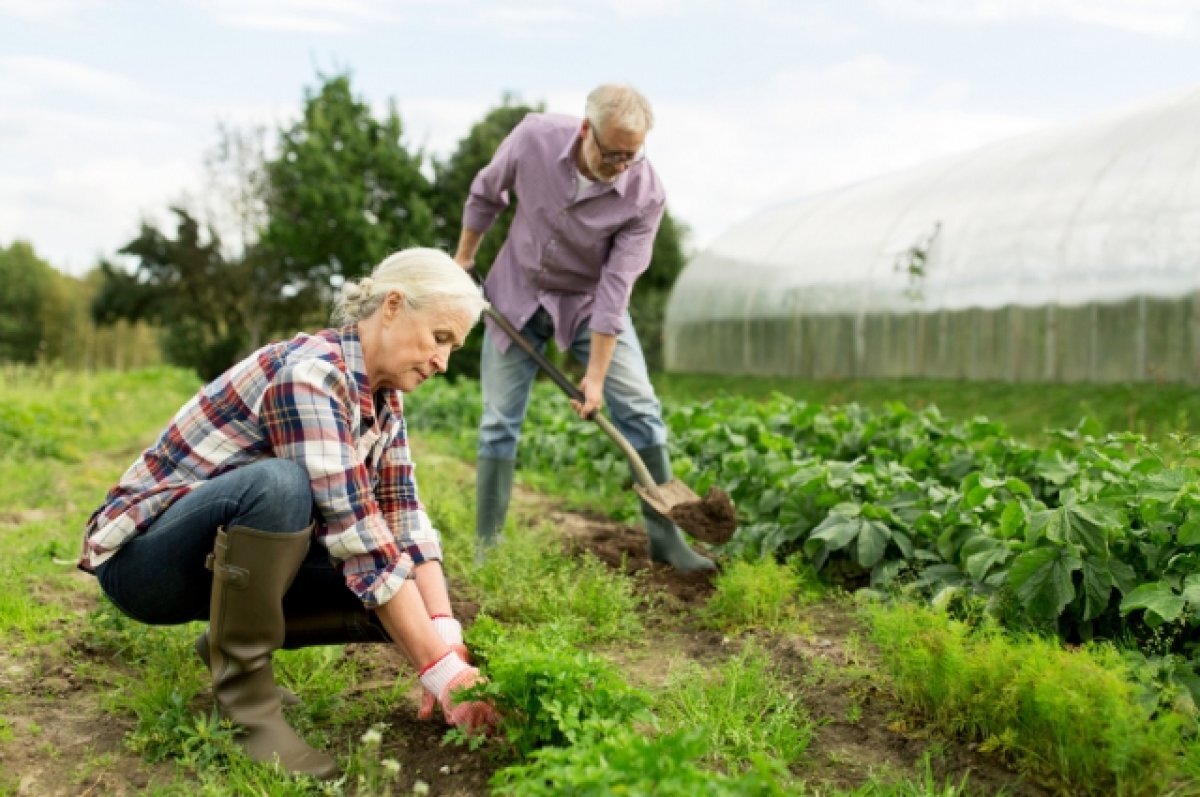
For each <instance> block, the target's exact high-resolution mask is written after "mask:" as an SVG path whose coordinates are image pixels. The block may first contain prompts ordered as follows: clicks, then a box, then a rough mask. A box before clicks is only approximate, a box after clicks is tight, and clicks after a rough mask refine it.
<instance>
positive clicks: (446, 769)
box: [438, 764, 450, 775]
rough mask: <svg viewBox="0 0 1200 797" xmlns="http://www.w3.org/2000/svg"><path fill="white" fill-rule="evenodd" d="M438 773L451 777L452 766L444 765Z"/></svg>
mask: <svg viewBox="0 0 1200 797" xmlns="http://www.w3.org/2000/svg"><path fill="white" fill-rule="evenodd" d="M438 772H441V773H442V774H443V775H449V774H450V765H449V764H442V768H441V769H439V770H438Z"/></svg>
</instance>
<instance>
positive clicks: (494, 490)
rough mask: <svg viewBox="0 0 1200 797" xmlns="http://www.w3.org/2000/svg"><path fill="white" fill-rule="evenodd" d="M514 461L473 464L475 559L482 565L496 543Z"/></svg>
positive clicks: (509, 493) (481, 460) (486, 459)
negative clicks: (489, 550)
mask: <svg viewBox="0 0 1200 797" xmlns="http://www.w3.org/2000/svg"><path fill="white" fill-rule="evenodd" d="M516 465H517V463H516V461H515V460H511V459H492V458H490V457H480V458H479V460H478V461H477V462H476V463H475V543H476V544H475V558H476V560H477V561H479V562H482V561H483V560H484V558H486V556H487V552H488V549H489V548H491V547H492V546H493V545H495V544H496V543H497V542H499V541H500V536H501V532H502V531H503V529H504V516H505V515H507V514H508V499H509V498H510V497H511V496H512V483H513V471H514V470H515V469H516Z"/></svg>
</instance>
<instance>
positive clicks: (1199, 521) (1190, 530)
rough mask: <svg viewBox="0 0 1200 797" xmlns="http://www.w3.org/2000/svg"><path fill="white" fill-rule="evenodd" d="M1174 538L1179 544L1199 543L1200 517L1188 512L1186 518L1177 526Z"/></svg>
mask: <svg viewBox="0 0 1200 797" xmlns="http://www.w3.org/2000/svg"><path fill="white" fill-rule="evenodd" d="M1176 539H1177V540H1179V544H1180V545H1200V517H1196V515H1195V513H1192V512H1189V513H1188V518H1187V520H1185V521H1184V522H1183V523H1182V524H1181V525H1180V526H1179V532H1178V535H1177V537H1176Z"/></svg>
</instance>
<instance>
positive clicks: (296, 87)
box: [0, 0, 1200, 275]
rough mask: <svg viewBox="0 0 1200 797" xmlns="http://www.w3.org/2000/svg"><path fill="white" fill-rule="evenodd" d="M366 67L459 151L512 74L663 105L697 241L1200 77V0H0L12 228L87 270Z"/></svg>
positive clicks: (379, 92)
mask: <svg viewBox="0 0 1200 797" xmlns="http://www.w3.org/2000/svg"><path fill="white" fill-rule="evenodd" d="M343 71H345V72H348V73H349V74H350V76H351V81H352V87H353V89H354V91H355V92H356V93H357V94H358V95H359V97H360V98H362V99H364V100H365V101H367V102H369V103H370V104H371V105H372V106H374V107H376V108H377V109H378V110H379V113H380V114H382V113H383V112H384V111H385V109H386V108H387V105H388V103H389V101H392V102H395V104H396V107H397V108H398V110H399V112H400V116H401V118H402V120H403V123H404V125H405V129H406V135H405V144H406V145H407V146H409V147H410V148H417V147H420V148H423V149H424V150H425V151H426V152H427V153H429V154H430V155H432V156H437V157H446V156H448V155H449V154H450V153H451V152H453V150H454V148H455V146H456V144H457V142H458V141H459V139H461V138H462V137H464V136H465V135H466V134H467V133H468V131H469V130H470V127H471V125H472V124H473V123H475V122H476V121H478V120H479V119H481V118H482V117H483V115H484V114H485V113H486V112H487V111H488V110H489V109H490V108H493V107H495V106H496V105H498V104H499V103H500V101H501V99H502V97H503V96H504V94H505V93H506V92H509V93H512V94H513V95H515V96H516V97H517V98H518V99H519V100H522V101H524V102H528V103H531V104H532V103H537V102H543V103H545V104H546V106H547V110H550V111H555V112H562V113H570V114H575V115H578V114H580V113H581V112H582V108H583V102H584V98H585V97H586V95H587V93H588V91H589V90H590V89H591V88H593V87H594V86H596V85H598V84H600V83H605V82H627V83H632V84H633V85H635V86H636V87H638V88H639V89H640V90H641V91H642V92H643V93H644V94H645V95H646V96H647V97H648V98H649V99H650V101H651V103H652V104H653V106H654V110H655V115H656V119H657V121H656V125H655V128H654V130H653V131H652V132H651V133H650V136H649V138H648V140H647V152H648V154H649V158H650V160H651V162H652V163H653V164H654V167H655V168H656V169H657V170H658V172H659V174H660V176H661V177H662V179H663V182H664V184H665V185H666V189H667V195H668V207H669V208H670V210H671V213H672V214H673V215H674V216H675V217H676V218H677V219H678V220H680V221H682V222H683V223H684V224H686V225H687V226H688V227H689V228H690V230H691V233H690V236H689V238H688V245H689V248H690V249H691V250H692V251H698V250H701V249H703V248H704V247H706V246H707V245H709V244H710V243H711V242H712V241H713V240H715V239H716V238H718V237H719V236H720V235H721V234H722V233H723V232H724V231H725V230H727V229H729V228H731V227H732V226H734V225H735V224H737V223H738V222H740V221H742V220H744V219H746V218H748V217H751V216H753V215H754V214H755V213H757V212H759V211H762V210H764V209H766V208H769V207H772V206H774V205H777V204H779V203H783V202H789V201H796V200H799V199H802V198H803V197H806V196H810V195H812V194H815V193H819V192H821V191H824V190H829V189H832V188H836V187H839V186H842V185H846V184H848V183H852V182H855V181H858V180H862V179H865V178H869V177H871V176H874V175H878V174H882V173H886V172H889V171H894V170H897V169H902V168H905V167H908V166H912V165H915V164H918V163H921V162H923V161H927V160H931V159H934V158H937V157H940V156H943V155H948V154H954V153H959V152H964V151H968V150H971V149H973V148H976V147H979V146H981V145H983V144H986V143H989V142H992V141H995V140H999V139H1003V138H1009V137H1012V136H1017V135H1021V134H1024V133H1027V132H1031V131H1034V130H1039V129H1044V128H1047V127H1050V126H1054V125H1061V124H1066V123H1070V122H1075V121H1079V120H1083V119H1086V118H1087V117H1089V116H1092V115H1097V114H1101V113H1104V112H1107V111H1112V110H1116V109H1120V108H1122V107H1126V106H1131V105H1136V104H1139V103H1141V102H1143V101H1145V100H1147V99H1151V98H1154V97H1156V96H1161V95H1164V94H1170V93H1173V92H1177V91H1180V90H1184V89H1188V88H1191V87H1194V86H1196V85H1198V84H1200V0H841V1H840V2H837V1H834V0H830V1H829V2H817V1H815V0H736V2H734V1H727V0H587V1H586V2H576V1H575V0H556V1H554V2H550V1H549V0H545V1H542V0H528V1H527V0H492V1H491V2H488V1H487V0H429V1H428V2H421V1H420V0H393V1H392V2H384V0H146V1H145V2H135V1H134V0H0V246H7V245H8V244H10V243H12V242H13V241H15V240H25V241H28V242H30V243H31V244H32V245H33V246H34V249H35V251H36V252H37V253H38V255H39V256H41V257H42V258H43V259H45V260H47V261H49V262H50V263H51V264H52V265H54V266H55V267H56V268H58V269H60V270H62V271H64V272H67V273H71V274H76V275H80V274H83V273H84V272H86V271H87V270H88V269H90V268H91V267H93V266H94V265H95V264H96V263H97V261H98V260H99V259H101V258H112V257H113V256H114V254H115V252H116V250H117V249H119V248H120V247H121V246H122V245H123V244H124V243H125V242H127V241H129V240H130V239H131V238H132V237H133V236H134V235H136V234H137V231H138V228H139V224H140V222H141V221H142V219H149V220H152V221H153V220H159V221H160V223H161V220H163V219H165V218H166V215H165V214H166V209H167V207H168V206H169V205H170V204H171V203H172V202H178V201H180V200H181V199H184V198H187V197H192V198H194V197H196V196H198V195H199V194H200V193H201V192H202V191H203V186H204V185H205V183H204V159H205V155H206V153H208V152H210V151H211V150H212V149H213V147H214V146H215V145H216V143H217V141H218V140H219V138H218V130H219V127H220V126H222V125H224V126H226V127H234V128H241V129H249V128H251V127H253V126H256V125H265V126H266V127H267V128H268V129H275V128H278V127H281V126H287V125H290V124H291V123H293V122H294V121H295V120H296V119H297V117H298V116H299V114H300V111H301V109H302V107H303V100H304V92H305V90H306V89H312V88H314V87H315V86H317V85H318V84H319V81H320V76H321V75H332V74H336V73H339V72H343Z"/></svg>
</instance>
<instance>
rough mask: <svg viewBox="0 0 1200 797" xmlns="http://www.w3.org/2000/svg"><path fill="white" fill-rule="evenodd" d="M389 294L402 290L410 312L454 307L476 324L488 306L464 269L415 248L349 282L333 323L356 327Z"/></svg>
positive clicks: (440, 255)
mask: <svg viewBox="0 0 1200 797" xmlns="http://www.w3.org/2000/svg"><path fill="white" fill-rule="evenodd" d="M388 291H400V293H402V294H403V295H404V301H405V304H406V305H407V307H408V308H409V309H410V310H420V309H423V308H426V307H431V306H433V307H445V306H451V307H454V308H456V309H462V310H463V311H464V312H466V313H468V314H469V315H470V317H471V322H472V323H474V322H475V321H477V320H478V319H479V314H480V313H482V312H483V311H484V310H485V309H486V308H487V306H488V303H487V300H485V299H484V298H483V291H482V290H481V289H480V288H479V286H478V285H476V284H475V281H474V280H473V279H471V277H470V275H469V274H467V272H466V271H465V270H463V267H462V266H460V265H459V264H458V263H456V262H455V261H454V258H452V257H450V255H448V254H446V253H445V252H442V251H440V250H438V249H426V248H422V247H414V248H412V249H402V250H401V251H399V252H396V253H395V254H393V255H389V256H388V257H387V258H386V259H385V260H384V261H383V262H382V263H380V264H379V265H377V266H376V267H375V269H374V270H373V271H372V272H371V276H369V277H363V278H362V279H360V280H347V281H346V282H345V283H344V284H343V285H342V290H341V293H340V294H339V295H338V298H337V302H336V303H335V304H334V307H333V322H334V323H335V324H337V325H339V326H341V325H344V324H356V323H358V322H359V321H362V320H363V319H364V318H366V317H368V316H370V315H371V314H372V313H374V312H375V311H376V310H378V309H379V307H380V305H382V304H383V300H384V298H385V297H386V296H387V295H388Z"/></svg>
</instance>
